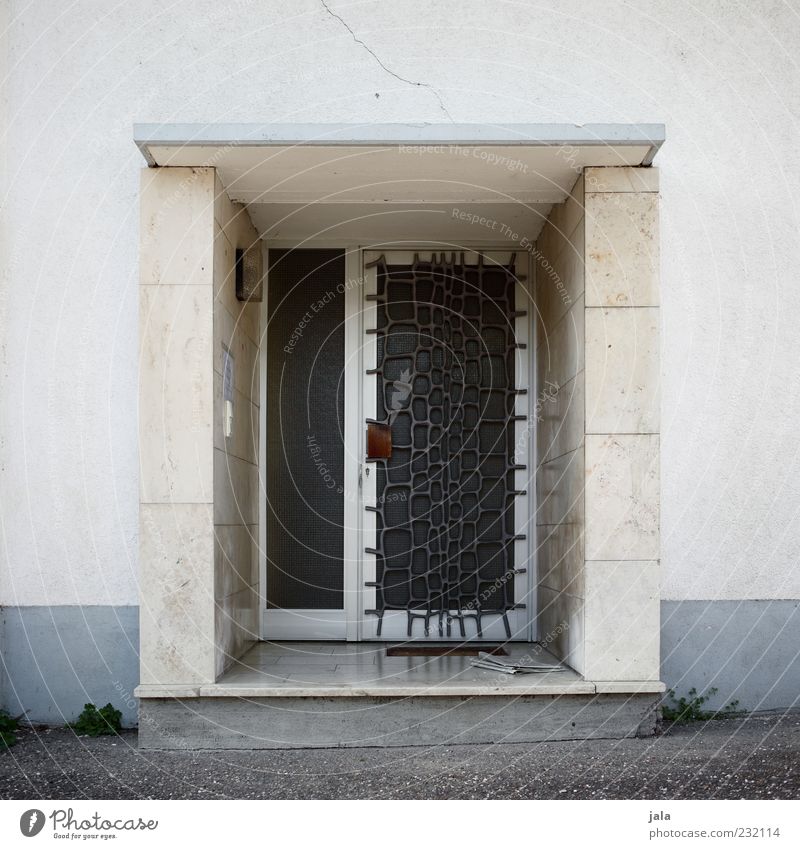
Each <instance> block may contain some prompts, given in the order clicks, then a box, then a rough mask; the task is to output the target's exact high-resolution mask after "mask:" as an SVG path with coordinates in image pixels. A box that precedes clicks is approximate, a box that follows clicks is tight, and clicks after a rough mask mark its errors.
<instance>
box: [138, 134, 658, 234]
mask: <svg viewBox="0 0 800 849" xmlns="http://www.w3.org/2000/svg"><path fill="white" fill-rule="evenodd" d="M134 138H135V141H136V144H137V145H138V147H139V149H140V150H141V152H142V155H143V156H144V158H145V159H146V161H147V163H148V165H150V166H151V167H157V166H191V167H200V166H213V167H214V168H216V169H217V173H218V174H219V177H220V180H221V181H222V184H223V185H224V187H225V189H226V191H227V193H228V196H229V197H230V198H231V200H234V201H239V202H241V203H244V204H247V206H248V210H249V212H250V216H251V218H252V220H253V223H254V224H255V226H256V228H257V229H258V231H259V233H260V235H262V236H264V237H268V238H281V239H296V238H301V239H304V238H308V236H309V234H310V233H313V234H319V235H322V236H324V237H326V238H359V237H360V236H362V235H364V234H365V232H366V230H365V221H367V220H368V221H369V236H370V237H371V238H379V239H380V238H387V239H392V240H395V239H398V238H399V239H402V238H414V237H418V236H419V233H420V222H421V218H420V216H421V215H423V216H426V218H425V219H424V220H425V230H426V231H427V232H430V234H431V238H436V239H443V240H446V241H449V240H464V241H470V240H478V241H479V240H481V239H484V240H485V239H487V238H489V237H491V238H492V239H494V240H497V239H503V236H504V233H503V232H502V228H508V229H509V231H510V232H517V233H524V234H525V235H526V236H527V237H528V238H531V239H532V238H535V237H536V236H537V235H538V233H539V230H540V229H541V226H542V223H543V222H544V220H545V218H546V216H547V214H548V213H549V210H550V207H551V206H552V204H554V203H561V202H562V201H563V200H564V199H565V198H566V196H567V194H568V193H569V191H570V189H571V188H572V186H573V185H574V183H575V181H576V179H577V177H578V175H579V174H580V173H581V171H582V170H583V168H585V167H587V166H640V165H649V164H650V163H651V162H652V160H653V157H654V156H655V154H656V152H657V151H658V149H659V147H660V146H661V144H662V143H663V141H664V126H663V125H662V124H586V125H583V126H579V125H574V124H512V125H506V126H491V125H485V124H369V125H357V124H220V125H209V124H137V125H135V126H134ZM476 225H477V226H476ZM505 235H509V234H505Z"/></svg>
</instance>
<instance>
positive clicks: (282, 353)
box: [266, 250, 345, 610]
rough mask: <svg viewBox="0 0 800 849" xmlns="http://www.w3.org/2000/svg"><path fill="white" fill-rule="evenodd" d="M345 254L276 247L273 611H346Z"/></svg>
mask: <svg viewBox="0 0 800 849" xmlns="http://www.w3.org/2000/svg"><path fill="white" fill-rule="evenodd" d="M344 279H345V265H344V252H342V251H330V250H292V251H282V250H271V251H270V252H269V277H268V302H267V303H268V307H269V326H268V328H267V441H266V446H267V475H266V478H267V604H268V606H269V607H276V608H311V609H320V610H329V609H341V608H342V606H343V583H344V567H343V554H344V552H343V545H344V537H343V529H342V523H343V520H344V499H343V494H342V492H343V482H344V442H343V434H344V381H343V368H344V295H343V294H342V293H341V292H340V291H339V288H340V287H341V284H342V282H343V281H344Z"/></svg>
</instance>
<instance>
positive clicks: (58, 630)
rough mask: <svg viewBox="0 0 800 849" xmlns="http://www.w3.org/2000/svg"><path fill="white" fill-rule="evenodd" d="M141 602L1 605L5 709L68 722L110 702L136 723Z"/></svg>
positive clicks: (0, 699) (0, 685)
mask: <svg viewBox="0 0 800 849" xmlns="http://www.w3.org/2000/svg"><path fill="white" fill-rule="evenodd" d="M138 680H139V608H138V607H112V606H96V607H95V606H92V607H80V606H77V605H53V606H52V607H4V608H0V707H3V708H4V709H5V710H7V711H8V712H9V713H10V714H12V715H13V716H17V715H19V714H23V715H24V717H25V719H27V720H28V721H30V722H41V723H45V724H48V725H62V724H64V723H65V722H71V721H72V720H74V719H76V718H77V716H78V714H79V713H80V712H81V710H83V706H84V704H86V702H94V704H96V705H98V707H101V706H102V705H105V704H107V703H108V702H111V703H112V704H113V705H114V706H115V707H116V708H118V709H119V710H121V711H122V721H123V724H124V725H126V726H131V725H135V724H136V712H137V701H136V699H134V698H133V691H134V688H135V687H136V685H137V683H138Z"/></svg>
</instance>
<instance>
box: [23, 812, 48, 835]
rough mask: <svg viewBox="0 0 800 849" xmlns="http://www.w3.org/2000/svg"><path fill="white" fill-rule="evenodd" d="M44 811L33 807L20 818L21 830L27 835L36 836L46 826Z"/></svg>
mask: <svg viewBox="0 0 800 849" xmlns="http://www.w3.org/2000/svg"><path fill="white" fill-rule="evenodd" d="M44 821H45V817H44V813H43V812H42V811H40V810H39V809H38V808H31V809H30V810H29V811H25V813H24V814H23V815H22V816H21V817H20V818H19V830H20V831H21V832H22V833H23V834H24V835H25V837H36V835H37V834H38V833H39V832H40V831H41V830H42V829H43V828H44Z"/></svg>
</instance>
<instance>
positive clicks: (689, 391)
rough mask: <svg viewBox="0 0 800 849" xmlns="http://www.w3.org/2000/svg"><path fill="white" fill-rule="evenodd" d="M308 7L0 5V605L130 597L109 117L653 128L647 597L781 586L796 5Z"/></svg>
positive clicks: (129, 233)
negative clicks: (651, 560)
mask: <svg viewBox="0 0 800 849" xmlns="http://www.w3.org/2000/svg"><path fill="white" fill-rule="evenodd" d="M328 5H329V6H330V8H331V9H333V10H334V11H335V12H336V14H338V15H340V16H341V17H342V18H343V19H344V20H345V21H346V22H347V24H348V25H349V27H350V29H352V31H353V33H355V37H354V35H353V34H351V32H349V31H348V29H347V28H346V27H345V26H344V25H343V23H342V22H341V21H340V20H337V19H336V18H335V17H334V16H332V15H331V14H330V13H329V12H327V11H326V10H325V8H324V7H323V5H322V4H321V3H320V2H318V0H298V2H295V3H291V4H287V3H280V2H264V0H260V2H246V1H245V2H229V3H227V2H219V0H214V2H197V0H194V2H175V3H168V4H164V3H160V2H154V0H137V2H136V3H131V4H112V3H110V2H100V0H98V2H77V3H72V4H67V5H65V4H62V3H58V2H55V0H50V1H49V2H40V3H36V4H26V3H21V2H11V3H10V11H9V15H10V18H11V21H12V23H11V30H10V32H9V38H8V44H9V46H8V55H7V56H3V54H0V57H1V58H3V61H5V62H6V63H7V65H8V68H7V72H8V75H6V73H5V72H4V73H3V77H4V78H5V79H6V83H5V86H4V89H3V110H4V111H5V112H6V114H7V116H8V124H7V132H6V133H5V134H4V135H3V136H2V142H3V146H4V148H5V151H4V157H5V159H6V161H7V162H8V169H7V173H6V174H5V177H4V178H3V179H4V181H3V200H4V210H3V214H4V219H5V222H6V224H5V227H6V230H5V238H6V252H5V254H4V256H3V265H4V272H3V277H2V285H3V287H4V288H3V292H2V295H0V305H2V309H1V310H0V317H1V319H0V320H2V321H3V323H4V327H3V329H2V332H0V338H2V346H3V347H2V350H1V351H0V368H1V369H2V380H1V381H0V393H2V394H1V396H0V439H2V444H1V445H0V452H1V453H0V464H1V467H2V484H0V485H1V486H2V490H1V491H0V499H1V500H0V509H1V510H2V533H3V534H4V539H3V540H2V542H3V554H2V556H3V557H4V558H7V563H6V564H5V565H4V566H3V568H2V570H0V581H2V583H0V602H2V603H3V604H45V603H47V604H65V603H76V602H81V603H88V604H126V603H135V602H136V600H137V591H136V572H137V569H136V556H137V541H136V535H137V527H138V521H137V509H138V504H137V489H138V482H137V456H136V451H137V425H136V393H137V377H136V370H137V312H138V309H137V274H138V272H137V245H138V235H137V228H138V220H137V218H138V213H137V192H138V172H139V168H140V166H141V159H140V157H139V154H138V152H137V151H136V149H135V148H134V146H133V145H132V143H131V140H130V139H131V124H132V123H133V122H134V121H200V122H218V121H275V122H281V121H283V122H289V121H306V122H309V121H353V122H360V121H404V120H408V121H425V120H428V121H448V120H450V119H451V118H452V119H454V120H456V121H480V122H490V123H491V122H493V121H494V122H500V123H502V122H510V121H514V122H521V121H543V122H546V121H566V122H572V121H574V122H590V121H598V122H601V121H602V122H606V121H608V122H611V121H619V122H632V121H664V122H665V123H666V124H667V130H668V141H667V144H666V146H665V148H664V150H663V151H662V153H661V154H659V157H658V159H657V164H658V165H659V166H660V169H661V192H662V197H663V201H662V206H661V223H662V310H661V314H662V316H661V321H662V338H663V345H662V351H661V355H662V381H663V382H662V433H663V442H662V478H663V480H662V538H663V544H662V555H663V587H662V593H663V595H664V596H665V597H666V598H746V597H751V598H781V597H783V598H790V597H794V598H797V597H799V596H800V571H799V570H797V569H796V566H795V564H796V561H797V554H798V549H799V548H800V534H799V533H798V530H799V527H798V526H799V525H800V519H798V512H797V505H798V504H800V499H799V498H798V491H797V490H798V487H800V484H799V483H798V481H800V457H798V441H797V421H798V419H799V418H800V381H798V380H797V378H796V370H797V363H798V361H800V356H799V355H800V335H798V333H797V330H796V328H797V326H798V323H799V322H800V287H798V285H797V269H798V267H800V243H798V240H797V238H796V233H797V230H798V224H799V223H800V222H799V221H798V207H797V202H796V198H797V196H798V189H800V176H799V175H800V153H799V152H798V148H799V147H800V146H798V143H797V139H798V128H797V123H796V116H797V114H798V109H800V70H798V66H797V63H796V57H797V55H798V48H800V27H799V26H798V17H797V14H796V11H795V10H792V9H791V8H790V6H787V5H784V4H780V3H774V2H766V0H757V2H753V3H749V4H744V3H738V2H733V0H724V2H723V0H718V2H711V3H704V4H693V3H688V2H674V0H634V2H626V3H623V2H610V3H605V2H603V3H600V2H586V1H585V0H584V2H574V0H573V2H569V0H567V2H558V3H557V2H556V0H544V2H536V3H534V2H524V0H517V2H499V0H492V2H485V0H480V2H479V0H459V2H451V0H441V2H439V3H436V4H431V3H427V2H419V0H414V2H409V0H405V1H404V0H381V2H341V0H329V2H328ZM356 38H357V39H359V40H360V41H361V42H363V44H361V43H357V41H356ZM364 45H366V46H364ZM378 60H380V61H378ZM384 66H385V67H384ZM386 68H388V69H390V70H389V71H387V70H386ZM418 82H419V83H422V85H416V84H415V83H418ZM9 225H11V226H9Z"/></svg>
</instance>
